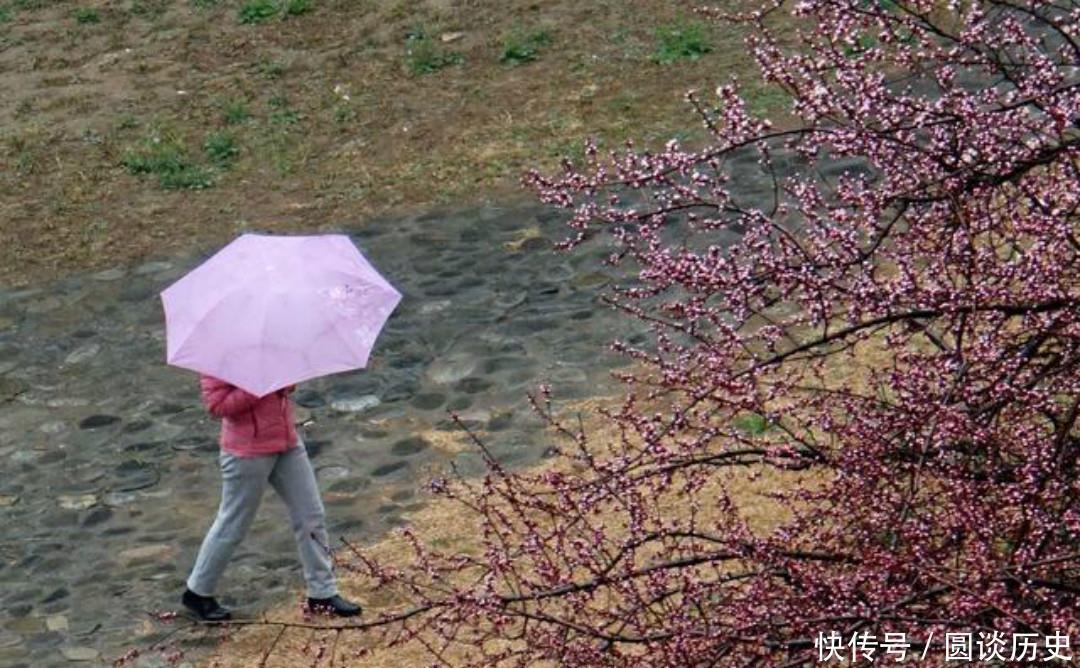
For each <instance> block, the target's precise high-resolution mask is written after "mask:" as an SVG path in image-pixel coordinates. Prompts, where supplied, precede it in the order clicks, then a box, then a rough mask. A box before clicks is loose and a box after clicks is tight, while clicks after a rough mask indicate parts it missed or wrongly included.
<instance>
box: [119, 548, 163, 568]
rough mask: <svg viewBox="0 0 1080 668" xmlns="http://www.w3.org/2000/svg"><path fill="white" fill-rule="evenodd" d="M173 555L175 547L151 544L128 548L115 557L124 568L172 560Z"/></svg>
mask: <svg viewBox="0 0 1080 668" xmlns="http://www.w3.org/2000/svg"><path fill="white" fill-rule="evenodd" d="M175 553H176V546H174V545H170V544H168V543H151V544H149V545H140V546H139V547H132V548H129V549H127V550H124V551H123V552H121V553H120V554H118V555H117V556H118V557H119V558H120V561H121V562H123V564H124V565H125V566H132V565H135V564H141V563H148V562H154V561H164V560H166V559H170V558H172V556H173V555H174V554H175Z"/></svg>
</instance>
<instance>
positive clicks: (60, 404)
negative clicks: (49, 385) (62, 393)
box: [45, 397, 90, 408]
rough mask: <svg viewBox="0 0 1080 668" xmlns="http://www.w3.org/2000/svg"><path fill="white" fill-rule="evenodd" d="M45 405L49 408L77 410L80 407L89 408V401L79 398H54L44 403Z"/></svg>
mask: <svg viewBox="0 0 1080 668" xmlns="http://www.w3.org/2000/svg"><path fill="white" fill-rule="evenodd" d="M45 405H46V406H48V407H49V408H79V407H82V406H89V405H90V400H89V399H82V398H79V397H56V398H55V399H49V400H48V401H46V402H45Z"/></svg>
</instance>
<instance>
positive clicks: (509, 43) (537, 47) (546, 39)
mask: <svg viewBox="0 0 1080 668" xmlns="http://www.w3.org/2000/svg"><path fill="white" fill-rule="evenodd" d="M549 44H551V34H550V33H548V31H547V30H544V29H543V28H540V29H538V30H532V31H529V32H514V33H511V34H510V35H508V36H507V37H506V38H505V39H504V40H503V49H502V55H501V56H500V57H499V62H501V63H505V64H507V65H523V64H525V63H528V62H532V61H534V60H536V58H537V57H538V56H539V55H540V51H541V49H543V48H544V47H546V46H548V45H549Z"/></svg>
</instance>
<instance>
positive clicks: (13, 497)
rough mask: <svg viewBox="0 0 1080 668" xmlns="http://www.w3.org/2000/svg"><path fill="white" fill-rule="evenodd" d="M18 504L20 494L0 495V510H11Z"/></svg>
mask: <svg viewBox="0 0 1080 668" xmlns="http://www.w3.org/2000/svg"><path fill="white" fill-rule="evenodd" d="M18 502H19V495H18V494H0V508H10V507H11V506H14V505H15V504H16V503H18Z"/></svg>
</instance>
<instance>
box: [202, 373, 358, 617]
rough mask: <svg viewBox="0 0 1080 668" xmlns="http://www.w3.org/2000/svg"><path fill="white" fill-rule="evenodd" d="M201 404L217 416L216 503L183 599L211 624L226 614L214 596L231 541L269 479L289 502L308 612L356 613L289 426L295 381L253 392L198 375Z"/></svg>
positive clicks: (243, 529)
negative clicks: (341, 589) (339, 579)
mask: <svg viewBox="0 0 1080 668" xmlns="http://www.w3.org/2000/svg"><path fill="white" fill-rule="evenodd" d="M199 383H200V387H201V390H202V400H203V404H204V405H205V406H206V409H207V410H208V411H209V412H210V413H211V414H212V415H214V416H215V417H218V418H221V420H222V424H221V435H220V438H219V443H220V446H221V451H220V453H219V455H218V461H219V464H220V466H221V480H222V487H221V505H220V506H219V507H218V512H217V517H216V518H215V520H214V523H213V525H212V526H211V527H210V530H209V531H208V532H207V534H206V537H205V538H204V539H203V542H202V546H201V547H200V548H199V554H198V556H197V557H196V559H195V565H194V567H193V568H192V570H191V574H190V575H189V576H188V579H187V583H186V584H187V588H186V590H185V591H184V594H183V596H182V597H181V603H182V604H183V605H184V606H185V607H186V608H188V609H189V610H191V611H192V612H194V613H195V614H196V615H197V616H198V617H199V618H201V619H204V620H208V621H223V620H227V619H230V618H231V616H232V614H231V612H230V611H229V610H228V609H226V608H224V607H222V606H221V605H220V604H219V603H218V602H217V600H215V598H214V592H215V591H216V590H217V585H218V581H219V580H220V578H221V576H222V573H223V572H224V571H225V568H226V566H227V565H228V563H229V559H230V558H231V557H232V554H233V551H234V550H235V549H236V546H237V545H239V544H240V542H241V541H242V540H243V538H244V536H245V535H246V534H247V531H248V529H249V528H250V526H251V523H252V521H253V520H254V519H255V511H256V510H257V509H258V507H259V502H260V501H261V499H262V495H263V492H264V490H265V489H266V485H267V483H269V484H270V485H271V486H272V487H273V488H274V490H275V491H276V492H277V494H278V496H280V497H281V499H282V500H283V501H284V502H285V505H286V506H288V509H289V516H290V518H291V521H292V531H293V535H294V536H295V537H296V543H297V547H298V549H299V552H300V563H301V565H302V567H303V573H304V579H305V581H306V583H307V604H308V607H309V608H310V609H311V610H314V611H318V612H327V613H330V614H333V615H338V616H345V617H348V616H354V615H358V614H360V613H361V608H360V606H359V605H357V604H355V603H353V602H351V601H349V600H347V599H345V598H343V597H342V596H341V595H340V594H339V593H338V590H337V583H336V578H335V576H334V570H333V560H332V559H331V555H330V552H329V541H328V538H327V532H326V526H325V510H324V508H323V504H322V499H321V498H320V496H319V489H318V487H317V485H316V483H315V474H314V471H312V468H311V462H310V460H309V459H308V456H307V449H306V447H305V446H304V442H303V439H302V438H300V435H299V434H298V433H297V431H296V427H295V425H294V424H293V419H294V418H293V409H292V402H291V401H290V399H289V394H290V393H292V392H293V391H294V390H295V389H296V386H295V385H290V386H289V387H286V388H283V389H280V390H277V391H276V392H272V393H270V394H268V395H266V396H264V397H257V396H255V395H253V394H250V393H248V392H246V391H244V390H242V389H240V388H238V387H236V386H234V385H231V384H229V383H227V382H225V381H223V380H220V379H218V378H215V377H213V376H209V375H205V374H202V375H200V378H199Z"/></svg>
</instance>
